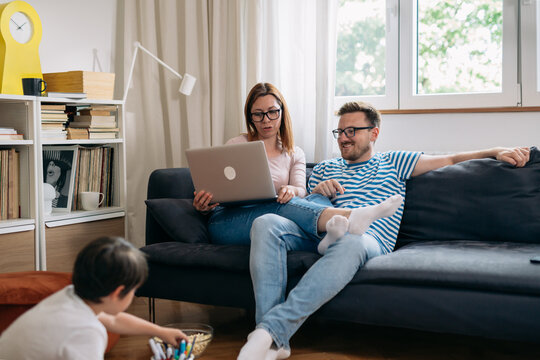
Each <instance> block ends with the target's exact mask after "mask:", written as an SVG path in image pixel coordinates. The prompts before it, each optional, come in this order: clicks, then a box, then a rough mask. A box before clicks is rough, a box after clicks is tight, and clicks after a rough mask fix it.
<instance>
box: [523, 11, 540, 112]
mask: <svg viewBox="0 0 540 360" xmlns="http://www.w3.org/2000/svg"><path fill="white" fill-rule="evenodd" d="M539 24H540V2H539V1H522V7H521V34H522V38H521V42H522V46H521V52H522V57H521V78H522V79H523V81H522V98H523V106H538V105H540V26H538V25H539Z"/></svg>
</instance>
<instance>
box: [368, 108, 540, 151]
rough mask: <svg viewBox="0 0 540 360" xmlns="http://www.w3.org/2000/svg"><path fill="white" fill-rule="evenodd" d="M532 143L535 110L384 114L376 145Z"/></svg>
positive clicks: (539, 124)
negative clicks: (482, 112)
mask: <svg viewBox="0 0 540 360" xmlns="http://www.w3.org/2000/svg"><path fill="white" fill-rule="evenodd" d="M532 145H536V146H540V113H538V112H536V113H533V112H530V113H525V112H512V113H484V114H470V113H469V114H456V113H453V114H421V115H420V114H399V115H396V114H387V115H383V121H382V124H381V136H380V137H379V140H378V141H377V144H376V149H377V150H379V151H385V150H391V149H393V150H398V149H399V150H418V151H425V152H427V153H445V152H456V151H469V150H478V149H484V148H490V147H494V146H510V147H512V146H532Z"/></svg>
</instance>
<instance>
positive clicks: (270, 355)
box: [264, 347, 291, 360]
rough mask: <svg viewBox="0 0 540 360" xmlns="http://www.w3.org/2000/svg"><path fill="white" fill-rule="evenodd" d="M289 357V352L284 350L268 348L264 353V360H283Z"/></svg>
mask: <svg viewBox="0 0 540 360" xmlns="http://www.w3.org/2000/svg"><path fill="white" fill-rule="evenodd" d="M289 356H291V350H285V349H284V348H279V349H274V347H272V348H270V350H268V352H267V353H266V357H265V358H264V360H283V359H287V358H288V357H289Z"/></svg>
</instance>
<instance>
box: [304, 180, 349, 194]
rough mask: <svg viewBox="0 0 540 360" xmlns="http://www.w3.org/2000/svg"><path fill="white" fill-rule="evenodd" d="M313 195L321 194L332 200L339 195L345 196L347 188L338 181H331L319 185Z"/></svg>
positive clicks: (314, 189)
mask: <svg viewBox="0 0 540 360" xmlns="http://www.w3.org/2000/svg"><path fill="white" fill-rule="evenodd" d="M311 193H313V194H321V195H324V196H326V197H327V198H330V199H331V198H333V197H335V196H336V194H337V193H340V194H344V193H345V188H344V187H343V186H341V184H340V183H339V182H338V181H337V180H335V179H330V180H325V181H321V182H320V183H318V184H317V186H315V188H313V190H312V191H311Z"/></svg>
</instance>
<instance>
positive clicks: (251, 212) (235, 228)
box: [208, 194, 333, 245]
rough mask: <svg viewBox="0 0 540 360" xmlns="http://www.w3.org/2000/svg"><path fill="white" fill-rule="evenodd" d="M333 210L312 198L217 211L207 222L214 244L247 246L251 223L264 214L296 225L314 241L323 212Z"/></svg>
mask: <svg viewBox="0 0 540 360" xmlns="http://www.w3.org/2000/svg"><path fill="white" fill-rule="evenodd" d="M332 206H333V205H332V203H331V202H330V200H328V198H327V197H325V196H322V195H319V194H311V195H308V196H307V197H306V198H299V197H294V198H292V199H291V200H290V201H289V202H288V203H286V204H280V203H278V202H276V201H272V202H267V203H261V204H257V205H251V206H237V207H217V208H216V209H215V210H214V211H213V213H212V215H211V217H210V219H209V220H208V232H209V233H210V238H211V240H212V243H214V244H224V245H232V244H234V245H249V244H250V243H251V241H250V235H249V232H250V230H251V224H252V223H253V220H255V219H256V218H258V217H259V216H261V215H265V214H278V215H281V216H283V217H285V218H287V219H291V220H292V221H294V222H295V223H297V224H298V225H299V226H300V227H301V228H302V229H303V230H304V231H305V232H306V233H308V234H310V236H313V239H314V240H316V239H318V234H317V220H318V219H319V216H320V215H321V212H322V211H323V210H324V209H326V208H328V207H332Z"/></svg>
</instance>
